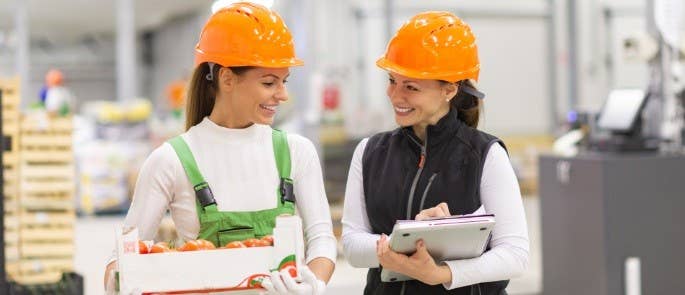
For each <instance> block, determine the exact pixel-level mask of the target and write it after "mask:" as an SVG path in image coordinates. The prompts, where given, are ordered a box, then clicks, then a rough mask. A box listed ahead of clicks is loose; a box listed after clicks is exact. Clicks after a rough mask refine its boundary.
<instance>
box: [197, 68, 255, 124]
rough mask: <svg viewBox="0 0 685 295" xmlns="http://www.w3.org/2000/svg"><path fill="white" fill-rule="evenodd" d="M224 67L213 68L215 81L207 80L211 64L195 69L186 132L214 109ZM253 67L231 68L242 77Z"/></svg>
mask: <svg viewBox="0 0 685 295" xmlns="http://www.w3.org/2000/svg"><path fill="white" fill-rule="evenodd" d="M221 68H222V66H221V65H218V64H215V65H214V67H213V73H212V75H213V77H214V78H213V79H211V80H207V74H209V71H210V66H209V63H202V64H200V65H198V66H197V67H196V68H195V71H194V72H193V77H192V78H191V80H190V84H189V85H188V89H189V91H188V103H187V104H186V130H188V129H190V127H193V126H195V125H197V124H198V123H200V122H201V121H202V119H204V117H207V116H209V114H211V113H212V109H213V108H214V101H215V100H216V93H217V90H219V87H218V86H219V85H218V83H217V81H218V80H219V70H221ZM252 68H253V67H249V66H246V67H231V68H230V69H231V71H232V72H233V73H234V74H236V75H242V74H244V73H245V72H246V71H247V70H250V69H252Z"/></svg>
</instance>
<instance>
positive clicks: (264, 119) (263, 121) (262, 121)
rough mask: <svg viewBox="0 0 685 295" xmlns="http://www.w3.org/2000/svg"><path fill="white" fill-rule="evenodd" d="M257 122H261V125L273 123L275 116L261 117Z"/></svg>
mask: <svg viewBox="0 0 685 295" xmlns="http://www.w3.org/2000/svg"><path fill="white" fill-rule="evenodd" d="M255 123H257V124H261V125H272V124H273V123H274V119H273V118H260V119H259V120H257V121H256V122H255Z"/></svg>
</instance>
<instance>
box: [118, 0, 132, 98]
mask: <svg viewBox="0 0 685 295" xmlns="http://www.w3.org/2000/svg"><path fill="white" fill-rule="evenodd" d="M116 5H117V8H116V9H117V12H116V13H117V39H116V40H117V53H116V59H117V61H116V62H117V99H118V100H119V101H125V100H129V99H132V98H134V97H135V96H136V94H137V87H136V31H135V30H136V29H135V15H134V2H133V0H117V2H116Z"/></svg>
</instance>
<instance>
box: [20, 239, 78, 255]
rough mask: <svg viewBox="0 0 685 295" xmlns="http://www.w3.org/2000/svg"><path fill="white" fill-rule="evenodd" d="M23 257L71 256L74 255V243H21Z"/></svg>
mask: <svg viewBox="0 0 685 295" xmlns="http://www.w3.org/2000/svg"><path fill="white" fill-rule="evenodd" d="M19 254H20V255H21V258H22V259H23V258H69V257H73V256H74V243H73V241H70V242H69V243H21V244H20V245H19Z"/></svg>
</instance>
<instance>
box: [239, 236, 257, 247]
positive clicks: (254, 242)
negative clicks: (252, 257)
mask: <svg viewBox="0 0 685 295" xmlns="http://www.w3.org/2000/svg"><path fill="white" fill-rule="evenodd" d="M260 243H261V242H260V240H259V239H255V238H251V239H247V240H244V241H243V244H245V246H247V247H248V248H249V247H260V246H259V244H260Z"/></svg>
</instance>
